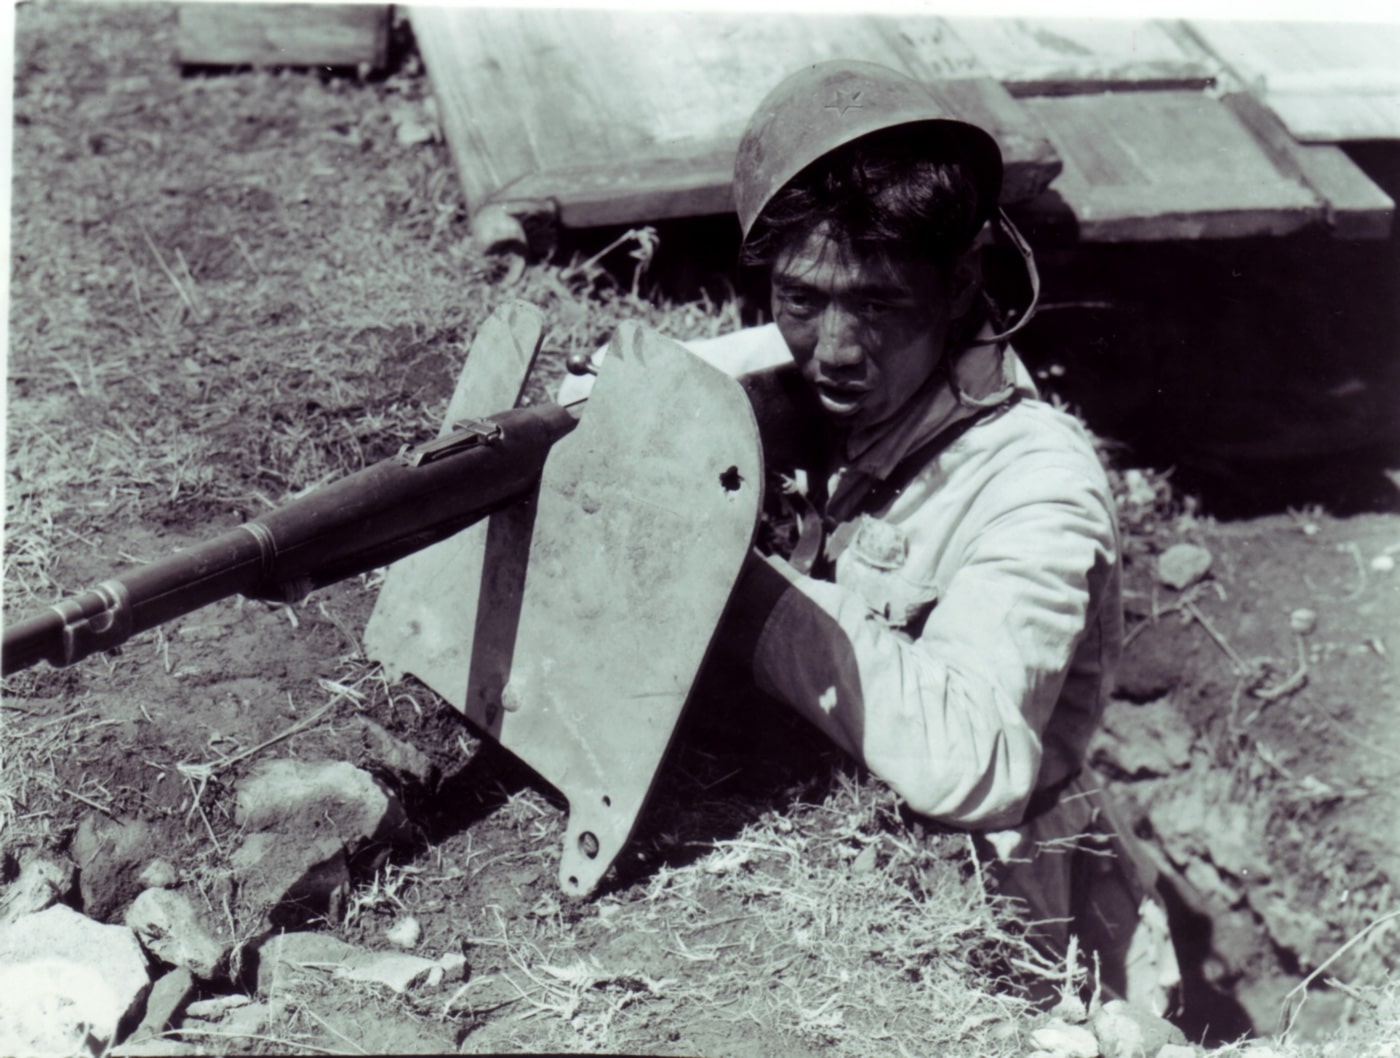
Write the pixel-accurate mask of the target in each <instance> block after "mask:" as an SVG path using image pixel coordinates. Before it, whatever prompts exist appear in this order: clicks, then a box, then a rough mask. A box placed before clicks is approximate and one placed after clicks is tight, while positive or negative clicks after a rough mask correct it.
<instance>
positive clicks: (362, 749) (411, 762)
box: [346, 716, 437, 786]
mask: <svg viewBox="0 0 1400 1058" xmlns="http://www.w3.org/2000/svg"><path fill="white" fill-rule="evenodd" d="M347 727H348V730H347V732H346V733H347V734H348V735H349V737H350V738H351V739H353V740H355V741H356V742H358V744H359V745H358V746H357V749H356V763H358V764H359V765H360V766H361V767H364V768H370V769H375V768H380V769H383V770H384V771H386V772H388V773H389V774H391V775H393V776H394V777H395V778H396V779H398V780H400V781H401V782H410V783H413V784H415V785H418V786H427V785H429V784H430V783H431V782H432V780H433V777H434V775H435V774H436V773H437V768H436V766H435V765H434V764H433V762H432V761H431V760H429V759H428V755H427V754H426V753H424V752H423V751H422V750H420V749H419V748H418V747H417V746H411V745H409V744H408V743H407V742H405V741H403V739H400V738H396V737H395V736H393V735H391V734H390V733H389V732H388V731H386V730H385V729H384V728H383V727H381V726H380V725H379V724H377V723H375V722H374V721H373V720H370V719H368V718H367V717H363V716H357V717H355V718H354V719H353V720H351V722H350V723H349V725H347Z"/></svg>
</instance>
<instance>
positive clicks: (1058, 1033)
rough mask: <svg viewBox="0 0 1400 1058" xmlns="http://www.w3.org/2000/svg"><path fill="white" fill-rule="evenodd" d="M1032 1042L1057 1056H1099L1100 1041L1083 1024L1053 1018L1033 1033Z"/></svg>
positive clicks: (1078, 1057) (1068, 1057)
mask: <svg viewBox="0 0 1400 1058" xmlns="http://www.w3.org/2000/svg"><path fill="white" fill-rule="evenodd" d="M1031 1043H1033V1044H1034V1045H1035V1046H1036V1047H1037V1048H1039V1049H1040V1050H1042V1051H1049V1052H1050V1053H1051V1054H1053V1055H1055V1056H1056V1058H1099V1041H1098V1040H1096V1039H1095V1038H1094V1034H1093V1033H1092V1032H1090V1031H1089V1030H1088V1029H1086V1028H1084V1027H1083V1026H1081V1025H1070V1024H1068V1023H1066V1022H1064V1021H1061V1020H1060V1019H1059V1018H1052V1019H1051V1020H1050V1021H1048V1022H1047V1023H1046V1024H1045V1025H1043V1026H1041V1027H1040V1028H1038V1029H1036V1030H1035V1031H1034V1032H1032V1033H1031Z"/></svg>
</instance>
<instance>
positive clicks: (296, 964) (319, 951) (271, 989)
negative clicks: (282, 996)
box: [257, 931, 361, 996]
mask: <svg viewBox="0 0 1400 1058" xmlns="http://www.w3.org/2000/svg"><path fill="white" fill-rule="evenodd" d="M360 950H361V949H359V948H356V947H355V946H354V945H353V944H346V943H345V942H344V941H343V940H336V938H334V937H332V936H328V935H327V934H325V933H312V932H309V931H306V932H296V933H277V934H274V935H273V936H271V937H269V938H268V939H267V940H265V941H263V943H262V944H261V945H260V946H259V947H258V949H257V955H258V975H257V976H258V994H259V995H263V996H270V995H277V994H279V992H278V989H279V988H285V987H286V985H287V983H289V981H291V980H294V979H295V978H297V977H299V976H301V975H303V974H305V973H308V972H322V973H324V972H326V971H330V970H334V969H335V968H336V967H337V966H339V965H340V964H341V963H343V962H344V961H345V960H346V959H348V958H349V957H350V956H351V955H352V954H353V953H354V952H357V951H360Z"/></svg>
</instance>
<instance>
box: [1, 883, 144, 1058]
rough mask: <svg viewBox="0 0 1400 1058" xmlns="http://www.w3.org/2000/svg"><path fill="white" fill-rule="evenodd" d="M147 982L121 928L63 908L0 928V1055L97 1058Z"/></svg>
mask: <svg viewBox="0 0 1400 1058" xmlns="http://www.w3.org/2000/svg"><path fill="white" fill-rule="evenodd" d="M149 986H150V978H149V977H148V976H147V972H146V957H145V955H144V954H142V952H141V945H140V944H139V943H137V940H136V937H135V935H134V934H133V933H132V932H131V931H130V930H129V929H127V928H126V927H125V926H107V925H103V924H102V923H100V922H94V921H93V920H92V919H90V918H88V917H86V916H85V915H81V914H79V913H78V912H76V911H74V910H73V909H72V908H70V907H65V906H63V905H62V904H59V905H56V906H54V907H50V908H47V909H46V910H44V911H39V912H36V913H35V914H32V915H26V916H24V917H23V918H20V919H17V920H15V921H14V922H12V923H10V924H9V925H8V926H6V927H4V928H3V929H2V930H0V1054H35V1053H50V1054H52V1053H61V1054H74V1053H86V1052H88V1051H92V1052H93V1053H100V1052H101V1051H102V1050H103V1049H105V1048H106V1047H107V1046H108V1045H109V1044H110V1043H112V1042H113V1038H114V1037H115V1035H116V1032H117V1028H118V1025H119V1024H120V1023H121V1022H122V1021H123V1020H124V1019H125V1018H127V1017H128V1016H130V1015H133V1014H134V1013H135V1012H136V1011H137V1010H138V1009H139V1004H140V1003H141V1001H142V999H143V998H144V997H145V995H146V991H147V989H148V988H149Z"/></svg>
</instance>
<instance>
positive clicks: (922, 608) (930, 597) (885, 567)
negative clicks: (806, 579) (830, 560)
mask: <svg viewBox="0 0 1400 1058" xmlns="http://www.w3.org/2000/svg"><path fill="white" fill-rule="evenodd" d="M836 583H837V584H840V585H841V586H842V587H844V588H847V589H849V590H850V591H854V592H855V593H856V594H857V595H859V596H860V597H861V598H862V599H863V600H864V601H865V605H866V607H867V608H868V609H869V611H870V614H871V616H873V617H875V618H876V619H877V620H880V621H882V622H883V623H885V624H887V625H888V626H889V627H891V628H899V629H902V630H904V631H906V632H908V633H909V634H910V635H911V636H917V635H918V634H919V632H920V631H921V630H922V629H923V626H924V622H925V621H926V620H927V619H928V615H929V613H930V612H932V610H933V607H934V605H935V604H936V603H937V602H938V586H937V585H936V584H933V583H932V582H929V581H923V580H919V579H918V578H916V577H914V576H912V575H911V574H910V570H909V540H908V537H907V536H906V535H905V532H904V530H903V529H901V528H900V527H899V526H897V525H891V524H890V523H889V522H882V521H879V520H878V519H875V518H871V517H870V516H869V515H862V516H861V518H860V520H859V522H858V523H857V524H856V527H855V533H854V535H853V536H852V537H851V540H850V544H849V545H848V546H847V547H846V548H844V549H843V550H842V551H841V553H840V555H838V556H837V558H836Z"/></svg>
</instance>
